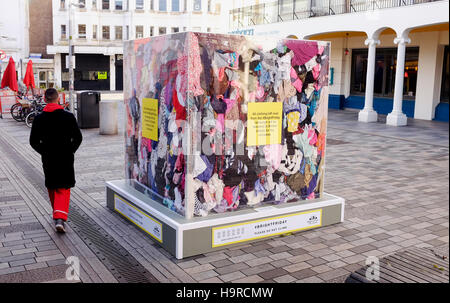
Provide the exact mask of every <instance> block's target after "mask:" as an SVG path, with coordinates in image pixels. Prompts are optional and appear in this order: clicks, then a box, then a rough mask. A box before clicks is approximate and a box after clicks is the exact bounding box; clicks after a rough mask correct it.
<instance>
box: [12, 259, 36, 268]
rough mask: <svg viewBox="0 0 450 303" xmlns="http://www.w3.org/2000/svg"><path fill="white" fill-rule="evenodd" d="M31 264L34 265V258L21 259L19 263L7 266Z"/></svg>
mask: <svg viewBox="0 0 450 303" xmlns="http://www.w3.org/2000/svg"><path fill="white" fill-rule="evenodd" d="M33 263H36V260H35V259H34V258H32V259H23V260H19V261H12V262H9V266H11V267H15V266H20V265H28V264H33Z"/></svg>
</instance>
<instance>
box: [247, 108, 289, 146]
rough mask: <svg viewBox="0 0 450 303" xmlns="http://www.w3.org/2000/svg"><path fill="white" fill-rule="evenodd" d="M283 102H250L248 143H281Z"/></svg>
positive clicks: (253, 144) (250, 144)
mask: <svg viewBox="0 0 450 303" xmlns="http://www.w3.org/2000/svg"><path fill="white" fill-rule="evenodd" d="M282 119H283V103H282V102H249V103H248V115H247V145H248V146H256V145H271V144H281V129H282V125H283V121H282Z"/></svg>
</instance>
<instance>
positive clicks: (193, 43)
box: [177, 33, 203, 96]
mask: <svg viewBox="0 0 450 303" xmlns="http://www.w3.org/2000/svg"><path fill="white" fill-rule="evenodd" d="M187 35H188V36H187V37H188V38H187V39H186V40H189V43H188V41H186V42H185V44H184V52H183V53H182V54H178V60H177V68H178V73H179V77H181V78H180V89H179V93H181V94H182V95H183V96H184V95H185V93H186V92H187V90H189V91H191V92H192V93H193V94H194V96H199V95H202V94H203V89H202V88H201V85H200V74H201V72H202V68H203V67H202V62H201V59H200V48H199V45H198V38H197V35H195V34H194V33H188V34H187ZM188 72H189V74H188Z"/></svg>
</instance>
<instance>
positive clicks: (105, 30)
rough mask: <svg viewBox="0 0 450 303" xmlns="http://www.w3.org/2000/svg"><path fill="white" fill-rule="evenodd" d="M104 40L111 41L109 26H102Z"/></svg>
mask: <svg viewBox="0 0 450 303" xmlns="http://www.w3.org/2000/svg"><path fill="white" fill-rule="evenodd" d="M102 38H103V40H109V39H110V37H109V26H105V25H104V26H102Z"/></svg>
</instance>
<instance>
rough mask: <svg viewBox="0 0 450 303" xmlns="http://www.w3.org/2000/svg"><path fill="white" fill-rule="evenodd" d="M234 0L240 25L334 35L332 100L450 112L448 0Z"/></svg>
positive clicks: (372, 107) (388, 109)
mask: <svg viewBox="0 0 450 303" xmlns="http://www.w3.org/2000/svg"><path fill="white" fill-rule="evenodd" d="M233 2H234V3H233V5H234V7H233V10H231V11H230V18H229V22H230V31H231V32H233V33H242V34H248V35H275V36H278V37H295V38H300V39H312V40H327V41H331V54H330V56H331V68H330V93H331V95H330V100H329V101H330V107H335V108H355V109H360V110H361V111H360V113H359V120H360V121H364V122H373V121H377V114H387V115H388V116H387V124H390V125H406V117H407V116H408V117H414V118H417V119H425V120H431V119H436V120H442V121H448V120H449V110H448V108H449V106H448V105H449V103H448V102H449V80H450V76H449V61H450V60H449V46H448V44H449V1H448V0H434V1H433V0H280V1H273V0H272V1H270V0H269V1H245V0H244V1H242V0H234V1H233Z"/></svg>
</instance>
